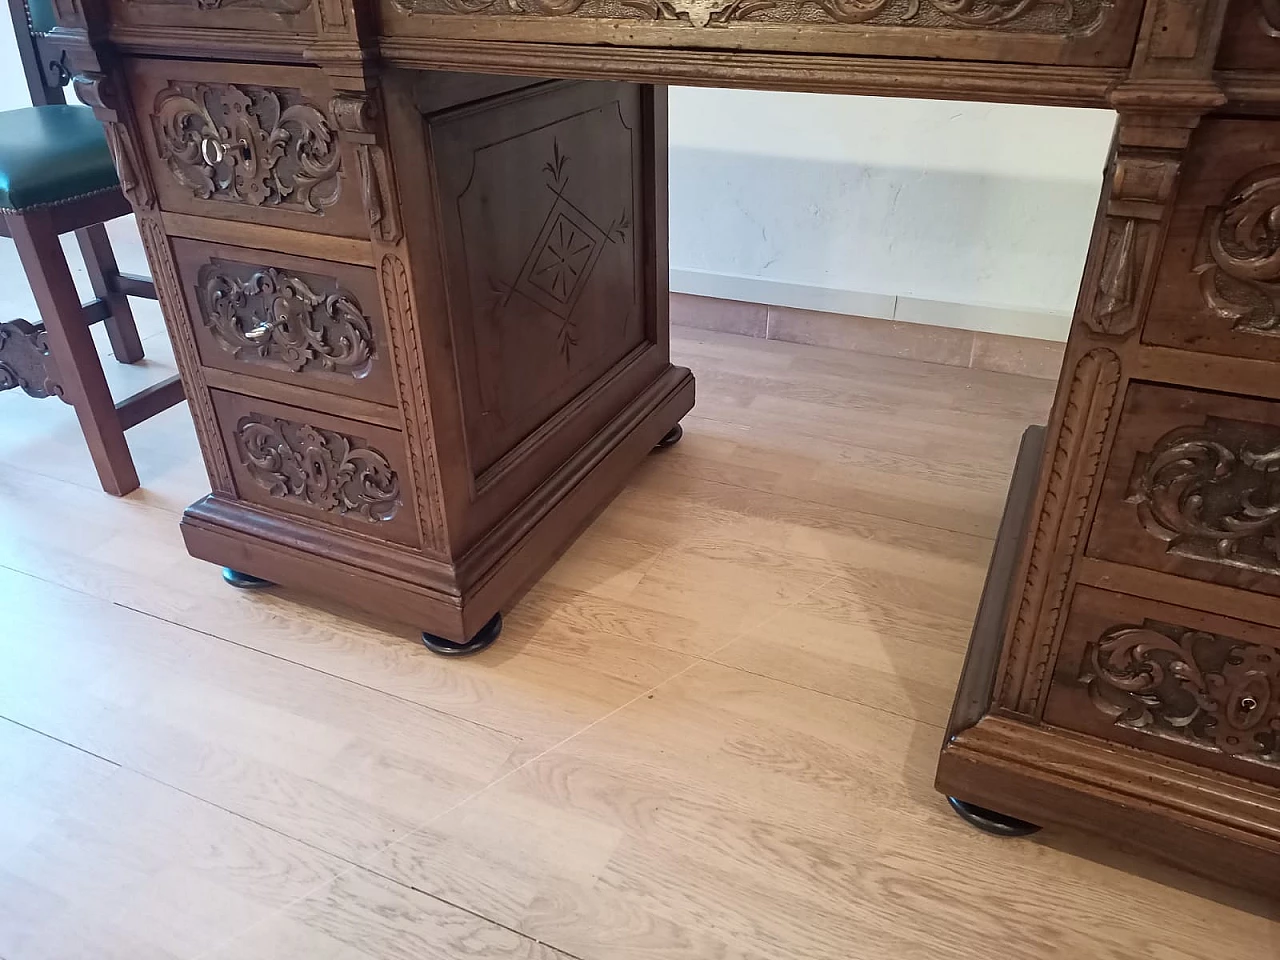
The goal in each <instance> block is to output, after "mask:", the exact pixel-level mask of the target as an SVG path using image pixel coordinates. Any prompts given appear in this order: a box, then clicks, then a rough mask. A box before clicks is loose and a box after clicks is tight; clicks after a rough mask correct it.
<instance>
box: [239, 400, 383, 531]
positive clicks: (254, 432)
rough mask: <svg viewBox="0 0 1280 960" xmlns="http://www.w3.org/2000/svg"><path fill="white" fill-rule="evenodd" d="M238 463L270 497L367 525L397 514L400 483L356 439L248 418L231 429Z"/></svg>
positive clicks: (275, 419) (380, 457)
mask: <svg viewBox="0 0 1280 960" xmlns="http://www.w3.org/2000/svg"><path fill="white" fill-rule="evenodd" d="M236 444H237V446H238V448H239V452H240V457H241V461H242V462H243V463H244V464H245V467H246V468H247V469H248V472H249V475H250V476H251V477H253V479H254V480H255V481H257V482H258V483H259V484H260V485H261V486H263V487H264V488H266V490H267V492H268V493H269V494H270V495H271V496H273V497H280V498H282V499H285V500H292V501H294V502H296V503H300V504H305V505H306V506H309V507H314V508H315V509H317V510H323V511H325V512H329V513H337V514H340V515H342V516H356V517H359V518H361V519H364V520H368V521H369V522H370V523H380V522H383V521H386V520H390V519H391V518H392V517H394V516H395V515H396V513H397V512H398V511H399V509H400V478H399V477H397V476H396V473H395V471H394V470H392V469H391V464H390V463H388V462H387V458H386V457H384V456H383V455H382V454H381V453H379V452H377V451H376V450H372V449H370V448H368V447H366V446H365V442H364V441H363V440H361V439H359V438H358V437H347V436H344V435H342V434H340V433H335V432H334V431H332V430H321V429H320V428H318V427H313V426H311V425H309V424H305V423H294V422H292V421H290V420H282V419H280V418H278V417H264V416H258V415H256V414H251V415H249V416H246V417H241V418H240V422H239V423H237V424H236Z"/></svg>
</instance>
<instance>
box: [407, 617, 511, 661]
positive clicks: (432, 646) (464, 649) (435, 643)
mask: <svg viewBox="0 0 1280 960" xmlns="http://www.w3.org/2000/svg"><path fill="white" fill-rule="evenodd" d="M501 632H502V614H500V613H495V614H494V615H493V619H492V620H490V621H489V622H488V623H486V624H485V625H484V626H483V627H481V628H480V632H479V633H477V634H476V635H475V636H474V637H472V638H471V639H470V640H468V641H467V642H466V643H454V642H453V641H452V640H446V639H445V638H444V637H437V636H436V635H435V634H434V633H427V632H425V631H423V634H422V642H423V643H424V644H426V647H427V649H428V650H430V651H431V652H432V653H438V654H440V656H442V657H465V656H467V655H468V654H472V653H479V652H480V651H481V650H483V649H484V648H485V647H487V646H489V644H491V643H493V641H495V640H497V639H498V634H500V633H501Z"/></svg>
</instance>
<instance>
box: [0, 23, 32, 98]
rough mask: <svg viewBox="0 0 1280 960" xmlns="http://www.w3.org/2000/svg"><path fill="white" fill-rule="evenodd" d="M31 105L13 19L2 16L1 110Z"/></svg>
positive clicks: (0, 51)
mask: <svg viewBox="0 0 1280 960" xmlns="http://www.w3.org/2000/svg"><path fill="white" fill-rule="evenodd" d="M7 12H8V11H6V13H7ZM29 106H31V97H30V95H29V94H28V93H27V79H26V77H24V76H23V74H22V61H20V60H19V59H18V45H17V44H16V43H15V42H14V40H13V21H12V20H10V19H9V18H8V17H7V16H0V110H13V109H14V108H16V107H29Z"/></svg>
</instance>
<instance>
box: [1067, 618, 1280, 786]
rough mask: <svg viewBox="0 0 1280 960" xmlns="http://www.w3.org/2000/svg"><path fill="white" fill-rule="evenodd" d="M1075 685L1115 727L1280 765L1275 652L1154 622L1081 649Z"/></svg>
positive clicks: (1279, 667)
mask: <svg viewBox="0 0 1280 960" xmlns="http://www.w3.org/2000/svg"><path fill="white" fill-rule="evenodd" d="M1079 682H1080V683H1081V684H1082V685H1084V686H1085V687H1086V688H1087V689H1088V692H1089V699H1090V701H1091V702H1092V704H1093V705H1094V707H1096V708H1097V709H1098V710H1100V711H1101V712H1102V713H1104V714H1106V715H1107V716H1109V717H1111V718H1112V719H1113V722H1114V723H1116V724H1120V725H1123V726H1126V727H1130V728H1133V729H1136V730H1141V731H1145V732H1149V733H1154V734H1157V735H1162V736H1166V737H1171V738H1176V739H1188V740H1191V741H1192V742H1193V743H1195V744H1196V745H1198V746H1203V747H1208V748H1210V749H1214V750H1219V751H1221V752H1223V753H1225V754H1228V755H1233V756H1245V757H1249V758H1251V759H1257V760H1264V761H1267V762H1270V763H1275V762H1277V761H1280V651H1277V650H1276V649H1275V648H1274V647H1270V646H1265V645H1262V644H1256V643H1248V642H1245V641H1242V640H1237V639H1235V638H1232V637H1228V636H1223V635H1220V634H1215V633H1209V632H1206V631H1202V630H1189V629H1186V628H1184V627H1179V626H1175V625H1172V624H1167V623H1160V622H1157V621H1154V620H1144V621H1143V622H1142V624H1141V625H1140V626H1131V625H1120V626H1115V627H1112V628H1111V629H1109V630H1107V631H1106V632H1104V633H1103V634H1102V635H1101V636H1100V637H1098V638H1097V639H1096V640H1093V641H1091V642H1090V643H1088V644H1087V645H1086V647H1085V651H1084V659H1083V661H1082V663H1081V669H1080V677H1079Z"/></svg>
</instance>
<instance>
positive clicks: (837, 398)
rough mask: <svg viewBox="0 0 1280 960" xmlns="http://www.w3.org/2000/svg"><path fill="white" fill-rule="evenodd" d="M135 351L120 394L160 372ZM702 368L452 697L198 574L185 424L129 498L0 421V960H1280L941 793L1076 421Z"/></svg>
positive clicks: (841, 381)
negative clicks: (1031, 431) (1018, 548)
mask: <svg viewBox="0 0 1280 960" xmlns="http://www.w3.org/2000/svg"><path fill="white" fill-rule="evenodd" d="M140 313H141V314H143V315H144V316H145V318H146V319H145V322H146V323H147V324H148V326H147V330H148V332H150V333H151V336H150V337H149V338H148V340H147V346H148V348H149V349H150V350H152V351H153V353H154V354H155V359H154V360H153V361H151V362H150V364H149V365H148V366H147V367H146V368H144V369H142V370H127V369H121V368H119V367H118V366H117V365H114V364H111V365H110V374H111V376H112V378H113V379H115V380H116V381H117V382H120V383H121V384H122V385H123V383H124V381H126V380H129V381H132V380H136V379H138V378H144V379H145V378H158V377H160V376H163V375H164V374H165V373H166V372H167V369H168V368H169V367H170V366H171V364H172V361H171V358H170V357H169V356H168V353H167V345H166V344H165V342H164V338H163V335H162V334H160V333H159V328H158V326H157V325H156V323H155V318H154V316H153V315H150V314H148V313H147V311H146V310H145V309H144V310H140ZM674 352H675V353H676V355H677V357H678V358H679V359H680V360H681V361H682V362H685V363H687V364H689V365H691V366H692V367H693V368H694V370H695V372H696V373H697V375H698V377H699V399H698V405H697V408H696V409H695V411H694V413H693V415H691V416H690V417H689V418H688V419H687V420H686V421H685V427H686V435H685V439H684V441H683V442H682V443H681V444H680V445H679V446H677V447H675V448H673V449H672V450H670V451H667V452H665V453H662V454H659V455H655V456H654V457H652V458H651V459H650V461H649V462H648V463H646V464H645V466H644V467H643V469H642V470H641V471H640V472H639V473H638V475H637V476H636V477H635V479H634V481H633V482H632V483H631V484H630V486H629V487H628V488H627V489H626V490H625V491H624V493H623V494H622V495H621V496H620V497H619V498H618V500H617V501H616V502H615V503H614V504H613V505H612V506H611V507H610V508H609V509H608V510H606V512H605V513H604V514H603V516H602V517H601V518H600V519H599V521H598V522H597V523H596V524H594V525H593V526H592V527H591V529H590V530H589V531H588V532H587V533H586V534H585V535H584V536H583V537H582V538H581V540H580V541H579V542H578V543H577V544H576V545H575V546H574V547H573V548H572V549H571V550H570V551H569V552H568V554H567V555H566V556H565V557H564V559H563V560H562V561H561V562H560V563H559V564H558V565H557V566H556V567H555V568H554V569H553V570H552V571H551V572H550V574H549V575H548V576H547V577H546V578H545V580H544V581H542V582H541V583H540V584H539V585H538V586H536V587H535V588H534V589H533V590H532V591H531V592H530V593H529V594H528V595H527V596H526V598H525V599H524V600H523V601H522V602H521V603H520V604H519V605H518V606H517V607H516V608H515V609H513V610H511V611H510V612H509V615H508V617H507V625H506V630H505V632H504V634H503V636H502V638H501V640H500V641H499V643H498V644H497V645H495V646H494V647H493V648H491V649H490V650H488V651H486V652H485V653H483V654H482V655H480V656H478V657H475V658H473V659H469V660H464V661H451V660H445V659H441V658H438V657H435V656H433V655H432V654H430V653H429V652H428V651H426V650H425V649H424V648H423V647H422V646H421V645H420V644H418V643H417V642H416V641H415V637H414V631H413V630H412V628H410V627H407V626H404V625H397V624H388V623H379V622H376V621H374V620H371V619H369V618H368V617H361V616H357V615H353V614H351V613H350V612H349V611H344V610H342V609H340V608H336V607H326V606H324V605H323V604H318V603H317V602H316V601H314V600H312V599H309V598H304V597H301V596H295V595H292V594H288V593H275V592H268V593H264V594H246V593H240V592H237V591H234V590H231V589H229V588H226V587H224V586H223V585H222V584H221V583H220V581H219V579H218V576H217V571H216V570H214V569H212V568H211V567H209V566H207V565H205V564H202V563H199V562H197V561H194V560H191V559H189V558H188V557H187V556H186V555H185V553H184V551H183V548H182V543H181V539H180V537H179V534H178V529H177V517H178V513H179V512H180V510H181V508H182V507H183V506H184V505H185V504H186V503H188V502H189V501H191V500H193V499H195V498H196V497H198V496H199V495H200V494H201V493H203V492H204V490H205V486H204V484H205V481H204V478H203V474H202V468H201V465H200V460H199V456H198V453H197V450H196V447H195V443H194V439H193V436H192V431H191V427H190V422H189V419H188V416H187V413H186V411H185V409H184V408H182V407H179V408H177V409H175V410H171V411H169V412H167V413H165V414H163V415H162V416H160V417H159V418H157V419H156V420H153V421H150V422H148V423H146V424H144V425H142V426H141V427H139V428H137V429H136V430H134V431H131V433H130V440H131V443H132V446H133V448H134V451H135V455H136V457H137V460H138V469H139V473H140V475H141V476H142V478H143V484H144V489H143V490H141V491H139V492H138V493H136V494H134V495H133V496H130V497H129V498H127V499H124V500H113V499H112V498H110V497H107V496H105V495H104V494H102V493H100V492H99V491H98V490H97V488H96V483H95V479H94V475H93V471H92V467H91V466H90V464H89V459H88V455H87V453H86V452H85V451H84V447H83V444H82V443H81V442H80V440H79V436H78V434H77V432H76V427H75V421H74V418H73V417H72V415H71V411H70V409H69V408H67V407H65V406H62V405H61V404H58V403H56V402H53V401H43V402H40V403H36V402H35V401H30V400H27V399H26V398H25V397H22V396H19V395H15V394H13V393H9V394H5V395H2V396H0V958H2V960H73V958H75V960H82V958H106V960H116V958H119V960H215V958H217V960H267V958H270V960H282V958H290V960H292V958H305V960H430V958H441V960H460V958H530V960H535V958H536V960H575V958H576V960H641V958H643V960H677V958H679V960H731V958H733V960H800V958H803V960H827V958H830V960H862V958H866V960H881V958H883V960H911V958H921V960H926V958H927V960H939V958H970V957H972V958H983V960H991V958H1011V960H1015V958H1016V960H1036V958H1071V960H1081V958H1115V960H1134V958H1140V957H1141V958H1145V957H1153V958H1161V960H1175V958H1177V960H1192V958H1205V960H1209V958H1215V960H1216V958H1223V957H1256V958H1273V957H1277V956H1280V922H1278V921H1280V915H1278V910H1277V907H1276V905H1275V904H1268V903H1266V902H1263V901H1260V900H1256V899H1253V898H1250V897H1248V896H1245V895H1243V894H1240V893H1236V892H1233V891H1230V890H1227V889H1225V888H1221V887H1217V886H1214V885H1212V884H1209V883H1207V882H1203V881H1200V880H1197V879H1195V878H1193V877H1190V876H1188V875H1185V874H1181V873H1178V872H1176V871H1173V870H1170V869H1166V868H1164V867H1161V866H1158V865H1155V864H1152V863H1149V862H1147V861H1144V860H1141V859H1136V858H1132V857H1129V856H1128V855H1126V854H1124V853H1121V852H1117V851H1115V850H1112V849H1109V848H1107V847H1105V846H1102V845H1100V844H1097V843H1095V842H1092V841H1089V840H1086V839H1082V838H1079V837H1074V836H1064V835H1059V836H1055V835H1053V834H1047V835H1046V834H1042V835H1040V836H1039V837H1037V838H1035V839H1032V840H1023V841H1004V840H998V839H993V838H990V837H987V836H985V835H982V834H979V833H977V832H975V831H973V830H972V829H970V828H968V827H967V826H965V825H964V824H963V823H961V822H960V821H959V820H958V819H956V818H955V817H954V816H953V815H952V814H951V813H950V811H949V810H948V808H947V806H946V804H945V802H944V801H943V799H942V797H940V796H939V795H937V794H936V793H935V792H934V791H933V789H932V776H933V766H934V760H935V757H936V753H937V748H938V744H939V739H940V737H941V735H942V725H943V723H944V721H945V718H946V714H947V710H948V706H949V703H950V700H951V695H952V691H953V689H954V685H955V681H956V678H957V675H958V672H959V669H960V664H961V659H962V656H963V652H964V647H965V643H966V641H967V636H968V631H969V626H970V622H971V620H972V617H973V613H974V609H975V606H976V603H977V598H978V593H979V590H980V588H981V583H982V578H983V574H984V570H985V564H986V561H987V557H988V554H989V551H990V549H991V540H990V538H991V536H992V534H993V532H994V529H995V525H996V522H997V518H998V514H999V510H1000V507H1001V504H1002V501H1003V495H1004V487H1005V484H1006V483H1007V480H1008V474H1009V470H1010V468H1011V464H1012V458H1013V454H1014V450H1015V447H1016V444H1017V440H1018V436H1019V433H1020V431H1021V429H1022V427H1023V426H1024V425H1025V424H1026V423H1027V422H1029V421H1031V420H1036V419H1042V418H1043V417H1044V416H1045V413H1046V411H1047V408H1048V404H1049V401H1050V398H1051V392H1052V385H1051V384H1049V383H1047V382H1044V381H1039V380H1033V379H1028V378H1020V377H1014V376H1009V375H1004V374H994V373H984V372H980V371H971V370H965V369H959V368H952V367H943V366H931V365H925V364H920V363H914V362H910V361H897V360H886V359H881V358H873V357H867V356H861V355H856V354H841V353H838V352H834V351H826V350H822V349H817V348H809V347H801V346H794V345H789V344H781V343H776V342H766V341H758V340H749V339H740V338H735V337H732V336H727V335H720V334H713V333H695V332H691V331H684V332H678V333H677V336H676V342H675V345H674ZM122 388H123V386H122Z"/></svg>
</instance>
